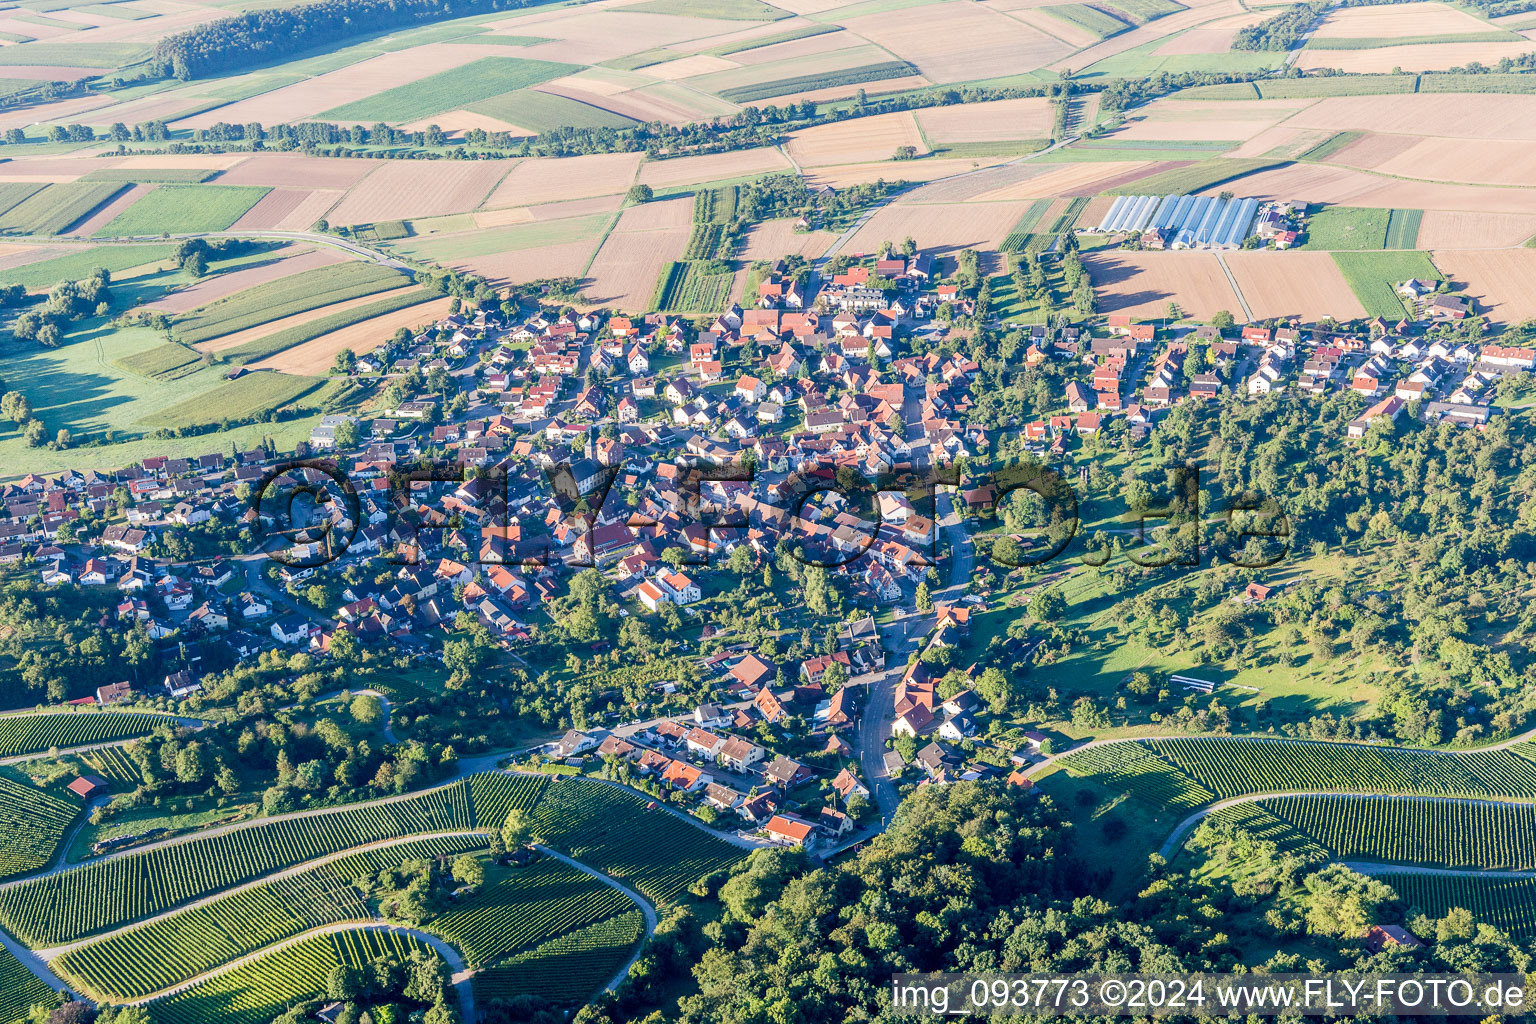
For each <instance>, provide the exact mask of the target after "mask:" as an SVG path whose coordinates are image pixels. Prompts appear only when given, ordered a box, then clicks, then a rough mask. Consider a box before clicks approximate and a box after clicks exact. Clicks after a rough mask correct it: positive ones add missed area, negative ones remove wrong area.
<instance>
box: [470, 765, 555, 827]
mask: <svg viewBox="0 0 1536 1024" xmlns="http://www.w3.org/2000/svg"><path fill="white" fill-rule="evenodd" d="M547 785H549V778H548V777H547V776H542V775H507V774H505V773H503V772H482V773H480V774H478V775H471V776H470V777H469V799H470V802H471V803H472V804H473V805H474V808H475V823H476V824H478V825H479V826H480V827H482V828H500V827H501V825H502V824H503V823H504V822H505V821H506V820H507V812H508V811H510V810H512V809H513V808H514V807H516V808H519V809H520V810H524V811H526V810H529V809H530V808H532V807H533V805H534V804H536V803H538V802H539V797H541V796H543V795H544V787H545V786H547Z"/></svg>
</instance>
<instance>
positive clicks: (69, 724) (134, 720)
mask: <svg viewBox="0 0 1536 1024" xmlns="http://www.w3.org/2000/svg"><path fill="white" fill-rule="evenodd" d="M171 721H173V720H172V719H170V718H167V717H166V716H164V715H152V714H146V713H143V712H132V711H74V712H59V713H57V714H51V715H46V714H45V715H10V716H7V717H5V718H0V757H16V756H19V755H21V754H36V753H41V752H43V751H46V750H51V749H53V748H54V747H59V748H61V749H62V748H67V747H83V746H86V745H88V744H91V743H105V742H108V741H110V740H121V739H127V738H128V737H130V736H147V735H149V734H150V733H151V732H153V731H154V729H155V726H157V725H161V724H164V723H166V722H171Z"/></svg>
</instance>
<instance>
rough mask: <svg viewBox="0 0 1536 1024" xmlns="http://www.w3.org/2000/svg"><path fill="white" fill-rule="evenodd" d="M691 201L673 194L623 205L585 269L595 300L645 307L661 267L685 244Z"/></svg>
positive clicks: (632, 308) (624, 307) (627, 307)
mask: <svg viewBox="0 0 1536 1024" xmlns="http://www.w3.org/2000/svg"><path fill="white" fill-rule="evenodd" d="M692 205H693V204H692V203H691V202H689V201H688V200H687V199H669V200H665V201H658V202H653V203H645V204H643V205H641V206H631V207H630V208H628V209H627V210H625V211H624V212H623V214H621V215H620V217H619V221H618V224H617V225H615V226H614V229H613V230H612V231H611V232H609V234H608V237H607V238H606V239H605V240H604V241H603V244H602V247H601V248H599V249H598V251H597V255H596V256H594V257H593V258H592V265H591V266H590V267H589V268H588V270H587V275H586V276H587V277H589V278H590V279H591V283H590V284H589V285H588V286H587V288H586V293H587V295H588V296H589V297H590V299H591V301H592V302H593V303H595V304H597V305H606V306H610V307H612V308H614V309H622V310H626V311H629V312H635V313H638V312H641V311H643V310H644V308H645V306H646V304H647V303H648V302H649V301H650V300H651V298H652V297H653V296H654V294H655V291H656V284H657V282H658V281H659V280H660V279H661V272H662V270H663V269H664V268H665V267H666V266H667V264H669V263H670V262H672V261H673V260H676V259H677V258H678V257H680V256H681V255H682V253H683V250H684V249H685V248H686V247H687V242H688V237H689V235H690V234H691V224H692V220H691V208H692Z"/></svg>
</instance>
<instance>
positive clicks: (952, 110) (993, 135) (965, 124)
mask: <svg viewBox="0 0 1536 1024" xmlns="http://www.w3.org/2000/svg"><path fill="white" fill-rule="evenodd" d="M916 117H917V123H918V124H919V125H921V126H922V130H923V134H924V135H926V136H927V137H928V141H929V142H930V143H938V144H950V145H953V144H957V143H958V144H964V143H968V142H1004V141H1008V140H1012V139H1044V138H1049V137H1050V134H1051V128H1052V126H1053V124H1054V121H1055V110H1054V108H1053V107H1052V106H1051V104H1050V101H1049V100H1047V99H1045V98H1044V97H1041V98H1038V99H1037V98H1025V99H1017V100H997V101H996V102H993V103H959V104H953V105H951V106H947V107H929V108H927V109H926V110H919V111H917V113H916Z"/></svg>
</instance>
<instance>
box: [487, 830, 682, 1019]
mask: <svg viewBox="0 0 1536 1024" xmlns="http://www.w3.org/2000/svg"><path fill="white" fill-rule="evenodd" d="M533 848H534V849H535V850H538V851H539V852H540V853H543V854H547V855H549V856H551V857H553V858H555V859H556V860H558V861H562V862H564V863H566V864H569V865H570V866H571V867H573V868H575V869H576V870H577V871H582V872H585V873H586V874H589V875H591V876H592V877H593V878H595V879H597V880H598V881H599V882H602V883H603V884H604V885H606V886H608V887H609V888H611V889H617V890H619V892H621V893H623V894H624V895H625V896H628V897H629V899H630V902H632V903H634V905H635V906H637V907H639V908H640V913H641V914H643V915H644V916H645V937H644V938H642V939H641V940H640V941H639V942H638V943H636V945H635V952H634V954H633V955H632V956H631V957H630V958H629V961H628V962H627V963H625V965H624V966H623V967H621V968H619V970H618V972H617V973H616V974H614V976H613V977H612V978H609V979H608V983H607V984H606V985H604V986H603V988H604V989H606V990H607V991H609V992H612V991H613V990H614V989H616V988H618V987H619V986H620V985H621V984H623V982H624V979H625V978H627V977H629V969H630V968H631V967H633V966H635V961H637V960H639V959H640V954H641V953H643V952H645V943H646V941H647V940H648V939H650V937H651V936H652V935H655V934H656V908H655V907H653V906H651V901H650V900H648V899H646V898H645V897H644V896H641V895H640V894H639V893H638V892H636V891H635V890H633V889H631V888H630V887H629V886H627V885H625V884H624V883H623V882H619V881H617V880H615V879H613V878H610V877H609V876H607V875H605V874H603V873H602V872H601V871H598V870H596V869H595V868H589V867H587V866H586V865H585V864H583V863H582V862H581V861H579V860H572V859H571V858H570V857H567V856H566V855H565V854H563V853H561V852H560V851H559V850H551V849H550V848H549V847H547V846H540V845H539V844H537V843H535V844H534V845H533ZM465 1019H466V1020H473V1019H474V1018H472V1017H467V1018H465Z"/></svg>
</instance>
